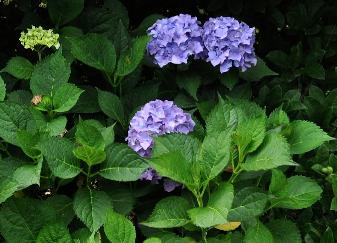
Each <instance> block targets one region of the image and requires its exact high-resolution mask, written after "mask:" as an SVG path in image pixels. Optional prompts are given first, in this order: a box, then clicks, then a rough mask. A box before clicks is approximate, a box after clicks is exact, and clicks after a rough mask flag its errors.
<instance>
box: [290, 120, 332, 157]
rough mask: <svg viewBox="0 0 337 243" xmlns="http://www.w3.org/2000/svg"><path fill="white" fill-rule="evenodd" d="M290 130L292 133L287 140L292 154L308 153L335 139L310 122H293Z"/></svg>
mask: <svg viewBox="0 0 337 243" xmlns="http://www.w3.org/2000/svg"><path fill="white" fill-rule="evenodd" d="M289 130H290V132H291V133H290V135H289V136H288V137H287V139H288V142H289V144H290V152H291V153H292V154H303V153H306V152H308V151H310V150H313V149H315V148H317V147H319V146H320V145H322V144H323V143H324V142H326V141H330V140H332V139H333V138H332V137H330V136H329V135H328V134H327V133H326V132H324V131H323V130H322V129H321V128H320V127H319V126H317V125H316V124H314V123H312V122H308V121H299V120H297V121H293V122H291V123H290V126H289Z"/></svg>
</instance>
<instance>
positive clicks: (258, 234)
mask: <svg viewBox="0 0 337 243" xmlns="http://www.w3.org/2000/svg"><path fill="white" fill-rule="evenodd" d="M256 242H259V243H274V239H273V235H272V234H271V232H270V231H269V229H268V228H267V227H266V226H265V225H263V224H262V223H261V222H260V221H257V222H256V224H255V225H254V226H252V225H250V226H249V227H248V229H247V231H246V235H245V238H244V243H256Z"/></svg>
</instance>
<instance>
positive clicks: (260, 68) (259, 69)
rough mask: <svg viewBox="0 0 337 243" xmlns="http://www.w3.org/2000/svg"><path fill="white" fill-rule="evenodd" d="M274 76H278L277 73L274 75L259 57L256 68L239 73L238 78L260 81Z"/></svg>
mask: <svg viewBox="0 0 337 243" xmlns="http://www.w3.org/2000/svg"><path fill="white" fill-rule="evenodd" d="M275 75H278V73H275V72H274V71H273V70H271V69H270V68H269V67H268V66H267V65H266V63H265V62H264V61H263V60H262V59H261V58H259V57H258V58H257V64H256V66H254V67H251V68H249V69H248V70H247V71H245V72H241V73H240V77H241V78H242V79H244V80H247V81H260V80H261V79H263V78H264V77H267V76H275Z"/></svg>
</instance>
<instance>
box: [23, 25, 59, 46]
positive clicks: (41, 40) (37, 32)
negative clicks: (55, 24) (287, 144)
mask: <svg viewBox="0 0 337 243" xmlns="http://www.w3.org/2000/svg"><path fill="white" fill-rule="evenodd" d="M20 42H21V44H22V45H23V46H24V48H26V49H32V50H36V47H37V46H47V47H49V48H50V47H52V46H54V47H55V48H56V49H58V48H59V47H60V43H59V34H55V33H53V30H51V29H49V30H44V29H43V28H42V27H41V26H39V27H35V26H32V28H31V29H27V32H21V36H20Z"/></svg>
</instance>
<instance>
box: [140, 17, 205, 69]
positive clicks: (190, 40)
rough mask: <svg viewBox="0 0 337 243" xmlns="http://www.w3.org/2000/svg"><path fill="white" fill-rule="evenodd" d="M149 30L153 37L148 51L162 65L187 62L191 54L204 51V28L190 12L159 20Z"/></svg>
mask: <svg viewBox="0 0 337 243" xmlns="http://www.w3.org/2000/svg"><path fill="white" fill-rule="evenodd" d="M147 32H148V35H149V36H151V37H152V39H151V41H150V42H149V44H148V46H147V50H148V53H149V54H150V55H151V56H153V57H154V59H155V63H156V64H158V65H159V66H160V67H163V66H165V65H167V64H168V63H174V64H181V63H187V60H188V58H189V57H190V56H192V55H197V54H199V53H202V52H203V45H202V40H201V33H202V28H201V27H200V26H199V21H198V20H197V18H196V17H191V16H190V15H188V14H180V15H177V16H173V17H170V18H165V19H160V20H157V22H156V23H154V25H152V26H151V27H150V28H149V29H148V31H147Z"/></svg>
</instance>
